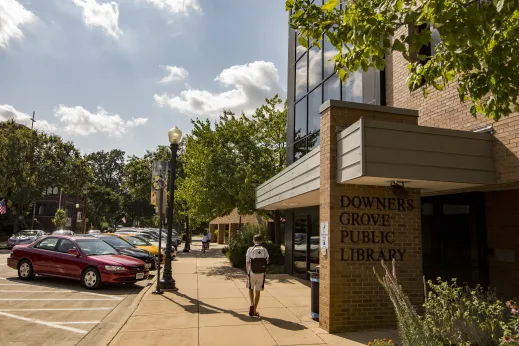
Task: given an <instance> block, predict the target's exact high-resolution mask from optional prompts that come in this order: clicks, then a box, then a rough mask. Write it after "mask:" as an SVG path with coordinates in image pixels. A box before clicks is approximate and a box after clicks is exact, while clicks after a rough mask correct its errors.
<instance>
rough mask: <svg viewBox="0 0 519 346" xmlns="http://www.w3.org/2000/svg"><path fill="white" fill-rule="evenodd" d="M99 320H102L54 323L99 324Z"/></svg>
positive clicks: (60, 323)
mask: <svg viewBox="0 0 519 346" xmlns="http://www.w3.org/2000/svg"><path fill="white" fill-rule="evenodd" d="M99 322H101V321H79V322H52V323H56V324H59V325H62V324H98V323H99Z"/></svg>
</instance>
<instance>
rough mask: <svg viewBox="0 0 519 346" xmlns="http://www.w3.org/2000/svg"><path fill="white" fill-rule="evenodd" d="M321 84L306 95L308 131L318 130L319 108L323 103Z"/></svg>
mask: <svg viewBox="0 0 519 346" xmlns="http://www.w3.org/2000/svg"><path fill="white" fill-rule="evenodd" d="M322 97H323V96H322V90H321V86H318V87H317V88H315V89H314V90H313V91H312V92H311V93H310V94H309V95H308V133H313V132H316V131H319V128H320V125H321V124H320V121H321V114H320V113H319V108H320V107H321V105H322V104H323V98H322Z"/></svg>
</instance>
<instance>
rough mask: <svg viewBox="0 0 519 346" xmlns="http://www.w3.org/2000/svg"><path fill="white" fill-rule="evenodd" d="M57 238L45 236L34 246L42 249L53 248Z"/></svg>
mask: <svg viewBox="0 0 519 346" xmlns="http://www.w3.org/2000/svg"><path fill="white" fill-rule="evenodd" d="M58 240H59V238H45V239H43V240H42V241H40V242H39V243H38V244H37V245H36V246H35V247H36V248H38V249H43V250H54V249H55V248H56V244H57V243H58Z"/></svg>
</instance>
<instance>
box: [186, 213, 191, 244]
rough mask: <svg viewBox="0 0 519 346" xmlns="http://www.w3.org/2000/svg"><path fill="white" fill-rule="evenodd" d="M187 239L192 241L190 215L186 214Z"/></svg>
mask: <svg viewBox="0 0 519 346" xmlns="http://www.w3.org/2000/svg"><path fill="white" fill-rule="evenodd" d="M186 239H187V241H188V242H189V243H191V232H190V231H189V215H186Z"/></svg>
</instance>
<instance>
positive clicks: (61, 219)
mask: <svg viewBox="0 0 519 346" xmlns="http://www.w3.org/2000/svg"><path fill="white" fill-rule="evenodd" d="M52 223H54V225H55V226H56V229H63V227H65V224H66V223H67V212H66V211H65V209H58V210H57V211H56V214H55V215H54V218H53V219H52Z"/></svg>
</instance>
